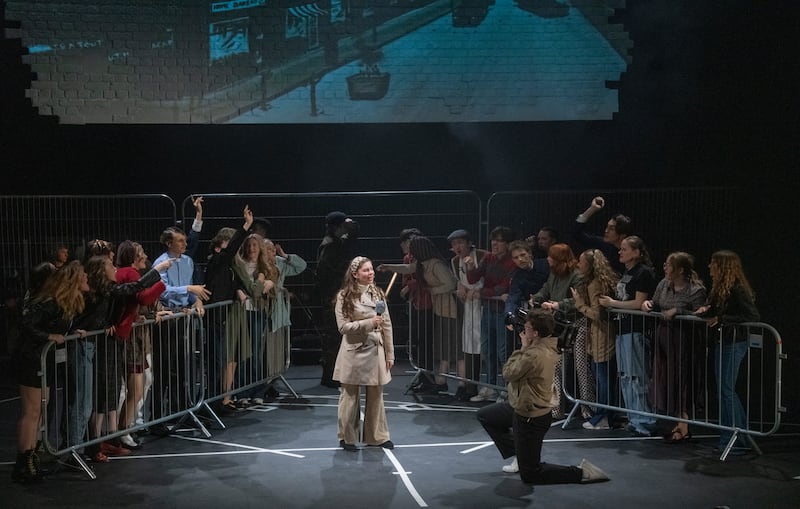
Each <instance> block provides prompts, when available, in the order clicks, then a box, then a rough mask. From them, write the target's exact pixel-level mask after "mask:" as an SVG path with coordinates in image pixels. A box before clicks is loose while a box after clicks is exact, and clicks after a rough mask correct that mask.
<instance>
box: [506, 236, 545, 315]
mask: <svg viewBox="0 0 800 509" xmlns="http://www.w3.org/2000/svg"><path fill="white" fill-rule="evenodd" d="M508 250H509V252H510V253H511V259H512V260H514V263H515V264H516V265H517V268H516V269H514V272H513V273H512V274H511V286H510V287H509V290H508V299H506V305H505V316H506V317H508V316H509V315H511V316H515V315H516V312H517V309H519V308H523V309H526V308H527V307H528V300H529V299H530V298H531V296H532V295H533V294H535V293H536V292H538V291H539V290H541V289H542V286H544V283H545V281H547V278H548V275H549V273H550V267H549V266H548V264H547V262H546V261H545V260H543V259H538V260H534V259H533V252H532V248H531V245H530V244H529V243H528V242H526V241H523V240H515V241H514V242H512V243H511V244H509V245H508ZM506 328H507V329H508V330H514V328H513V326H511V325H507V326H506Z"/></svg>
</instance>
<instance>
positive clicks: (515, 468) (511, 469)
mask: <svg viewBox="0 0 800 509" xmlns="http://www.w3.org/2000/svg"><path fill="white" fill-rule="evenodd" d="M503 472H505V473H507V474H516V473H517V472H519V463H517V457H516V456H514V460H513V461H512V462H511V463H509V464H508V465H503Z"/></svg>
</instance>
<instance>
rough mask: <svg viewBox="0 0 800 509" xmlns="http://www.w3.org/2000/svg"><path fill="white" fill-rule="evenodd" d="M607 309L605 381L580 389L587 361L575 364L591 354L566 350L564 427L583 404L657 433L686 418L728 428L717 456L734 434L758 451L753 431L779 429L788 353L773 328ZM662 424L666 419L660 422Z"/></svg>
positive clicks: (761, 433) (732, 442)
mask: <svg viewBox="0 0 800 509" xmlns="http://www.w3.org/2000/svg"><path fill="white" fill-rule="evenodd" d="M609 312H610V313H611V316H612V317H617V318H618V319H612V320H610V321H609V322H610V326H609V329H610V330H609V334H610V337H611V338H613V339H612V341H614V343H615V355H613V354H612V357H611V359H610V364H609V365H608V366H607V367H608V373H609V377H608V380H607V382H606V381H604V379H603V380H601V379H598V381H597V382H596V384H595V387H594V394H588V395H587V394H583V393H582V392H581V390H580V389H578V387H579V381H578V372H579V371H580V370H581V369H584V370H586V369H588V370H589V371H591V367H592V366H586V365H582V364H581V363H585V362H589V363H590V364H592V361H591V357H588V358H587V356H586V355H585V352H583V353H582V352H579V351H576V350H578V349H576V348H573V349H572V350H570V351H567V352H566V353H565V354H564V357H565V361H564V368H563V371H562V373H563V379H564V380H565V384H564V385H563V391H564V395H565V396H566V398H567V399H568V400H569V401H570V402H572V403H573V404H574V405H573V407H572V409H571V411H570V412H569V415H568V416H567V418H566V420H565V422H564V424H563V426H564V427H567V426H568V425H569V423H570V422H571V420H572V419H574V418H576V417H577V416H576V413H577V412H579V411H580V409H581V408H587V407H588V408H590V409H592V411H600V410H601V409H603V410H605V411H606V412H610V414H609V415H608V417H609V422H610V423H611V422H612V421H613V416H614V415H615V413H618V414H627V416H628V419H629V421H630V422H631V423H633V422H634V421H635V424H636V426H639V425H641V426H645V429H650V430H654V431H656V432H657V431H658V430H659V429H661V430H663V431H666V432H668V431H669V430H670V429H672V426H674V425H675V423H678V422H685V423H688V425H690V426H698V427H704V428H709V429H714V430H718V431H719V432H720V433H722V434H723V436H727V434H730V438H729V439H728V440H727V442H726V445H725V446H724V447H720V449H721V453H720V459H721V460H725V459H726V458H727V457H728V455H729V454H730V452H731V451H732V450H733V448H734V447H735V446H736V444H737V440H741V441H739V442H738V443H739V444H743V446H744V447H747V446H749V447H752V449H753V450H754V451H755V452H756V453H758V454H760V453H761V451H760V449H759V448H758V445H757V444H756V442H755V440H754V437H764V436H767V435H770V434H772V433H774V432H775V431H777V429H778V427H779V426H780V421H781V414H782V413H783V412H785V410H786V409H785V407H784V406H783V404H782V400H781V388H782V381H781V376H782V363H783V361H784V360H785V359H786V355H785V354H784V353H783V349H782V339H781V336H780V334H779V333H778V331H777V330H775V328H774V327H772V326H771V325H769V324H766V323H761V322H755V323H743V324H737V325H735V326H733V325H730V326H725V327H721V328H709V327H708V326H707V323H706V321H705V320H703V319H700V318H698V317H695V316H676V317H675V318H673V319H672V320H666V319H664V317H663V315H662V314H661V313H657V312H651V313H646V312H642V311H631V310H621V309H613V310H610V311H609ZM579 359H580V360H579ZM739 362H741V365H740V366H739V367H738V368H737V364H738V363H739ZM599 373H601V375H600V377H598V378H601V377H602V371H600V372H599ZM584 392H585V391H584ZM603 396H605V397H603ZM739 401H741V407H740V406H739ZM737 415H739V416H740V417H739V418H738V419H737ZM664 423H671V424H670V426H669V428H664V426H663V424H664ZM723 441H724V440H723Z"/></svg>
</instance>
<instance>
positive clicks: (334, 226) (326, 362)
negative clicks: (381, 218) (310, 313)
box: [317, 211, 358, 387]
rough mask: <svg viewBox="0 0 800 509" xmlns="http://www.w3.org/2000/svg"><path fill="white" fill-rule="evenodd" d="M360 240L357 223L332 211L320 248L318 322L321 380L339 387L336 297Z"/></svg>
mask: <svg viewBox="0 0 800 509" xmlns="http://www.w3.org/2000/svg"><path fill="white" fill-rule="evenodd" d="M356 240H358V223H357V222H355V221H353V220H352V219H351V218H349V217H347V214H345V213H344V212H338V211H336V212H331V213H330V214H328V215H327V216H325V237H323V239H322V242H321V243H320V245H319V248H318V249H317V295H319V298H320V307H321V309H322V316H321V317H320V318H318V323H319V325H320V328H321V329H322V358H321V359H320V363H321V364H322V380H321V381H320V383H321V384H322V385H324V386H326V387H338V386H339V383H338V382H336V381H334V380H333V378H332V376H333V366H334V364H335V363H336V354H337V352H338V351H339V342H340V341H341V335H340V334H339V328H338V327H337V326H336V316H335V314H334V304H333V302H334V299H335V297H336V292H337V291H339V288H340V287H341V285H342V278H343V277H344V273H345V272H346V271H347V265H348V264H349V263H350V260H351V259H352V258H353V256H354V246H355V243H356Z"/></svg>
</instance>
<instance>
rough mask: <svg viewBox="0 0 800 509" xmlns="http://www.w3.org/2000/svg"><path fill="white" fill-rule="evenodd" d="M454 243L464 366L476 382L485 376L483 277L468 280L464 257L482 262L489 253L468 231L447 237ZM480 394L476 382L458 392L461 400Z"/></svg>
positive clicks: (453, 266)
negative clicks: (479, 246)
mask: <svg viewBox="0 0 800 509" xmlns="http://www.w3.org/2000/svg"><path fill="white" fill-rule="evenodd" d="M447 241H448V242H450V250H451V251H452V252H453V257H452V258H451V259H450V269H451V270H452V271H453V274H455V276H456V278H457V279H458V288H457V289H456V297H457V298H458V302H459V305H460V308H459V312H460V316H461V347H462V349H463V350H464V365H465V369H466V377H467V378H468V379H469V380H474V381H476V382H478V381H480V378H481V299H480V297H481V288H483V278H481V279H479V280H478V281H476V282H475V283H470V282H469V281H468V280H467V268H466V266H465V265H464V258H466V257H467V256H469V257H471V258H472V259H473V260H477V262H478V264H480V263H481V260H483V257H484V256H486V255H487V254H488V251H486V250H484V249H477V248H475V246H474V245H473V244H472V240H471V239H470V235H469V232H468V231H467V230H461V229H459V230H455V231H453V232H452V233H450V235H448V236H447ZM477 395H478V387H477V385H475V384H465V385H462V386H460V387H459V388H458V390H457V391H456V399H457V400H458V401H469V399H470V398H472V397H473V396H477Z"/></svg>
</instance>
